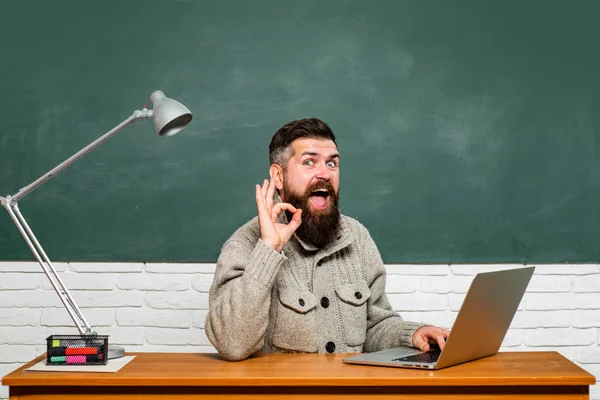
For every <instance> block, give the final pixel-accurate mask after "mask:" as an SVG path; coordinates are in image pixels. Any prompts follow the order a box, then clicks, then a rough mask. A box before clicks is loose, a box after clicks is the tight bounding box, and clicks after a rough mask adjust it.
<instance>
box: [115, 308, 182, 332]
mask: <svg viewBox="0 0 600 400" xmlns="http://www.w3.org/2000/svg"><path fill="white" fill-rule="evenodd" d="M191 322H192V312H191V311H186V310H156V309H141V310H135V309H125V310H117V324H118V325H119V326H152V327H161V328H189V327H190V325H191Z"/></svg>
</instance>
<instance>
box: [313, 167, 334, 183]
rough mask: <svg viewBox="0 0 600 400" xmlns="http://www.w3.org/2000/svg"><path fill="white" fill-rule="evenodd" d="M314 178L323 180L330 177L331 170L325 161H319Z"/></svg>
mask: <svg viewBox="0 0 600 400" xmlns="http://www.w3.org/2000/svg"><path fill="white" fill-rule="evenodd" d="M316 178H317V179H323V180H325V181H328V180H330V179H331V170H330V169H329V168H328V167H327V163H319V168H318V169H317V175H316Z"/></svg>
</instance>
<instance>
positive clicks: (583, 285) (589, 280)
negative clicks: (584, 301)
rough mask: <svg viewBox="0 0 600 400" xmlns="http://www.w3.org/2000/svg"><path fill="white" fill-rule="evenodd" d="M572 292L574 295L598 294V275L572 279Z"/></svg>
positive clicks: (599, 283) (599, 290)
mask: <svg viewBox="0 0 600 400" xmlns="http://www.w3.org/2000/svg"><path fill="white" fill-rule="evenodd" d="M573 291H574V292H576V293H590V292H596V293H598V292H600V274H598V275H587V276H575V277H573Z"/></svg>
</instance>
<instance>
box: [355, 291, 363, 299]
mask: <svg viewBox="0 0 600 400" xmlns="http://www.w3.org/2000/svg"><path fill="white" fill-rule="evenodd" d="M354 297H356V298H357V299H358V300H360V299H362V293H361V292H356V293H354Z"/></svg>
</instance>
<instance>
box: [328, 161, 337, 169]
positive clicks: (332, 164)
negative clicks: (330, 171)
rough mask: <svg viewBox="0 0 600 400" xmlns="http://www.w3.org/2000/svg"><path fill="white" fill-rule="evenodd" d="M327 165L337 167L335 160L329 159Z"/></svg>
mask: <svg viewBox="0 0 600 400" xmlns="http://www.w3.org/2000/svg"><path fill="white" fill-rule="evenodd" d="M327 166H328V167H329V168H335V167H337V164H336V163H335V162H334V161H329V162H328V163H327Z"/></svg>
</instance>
